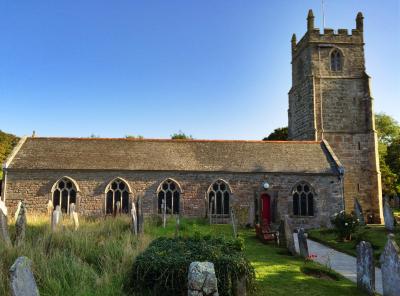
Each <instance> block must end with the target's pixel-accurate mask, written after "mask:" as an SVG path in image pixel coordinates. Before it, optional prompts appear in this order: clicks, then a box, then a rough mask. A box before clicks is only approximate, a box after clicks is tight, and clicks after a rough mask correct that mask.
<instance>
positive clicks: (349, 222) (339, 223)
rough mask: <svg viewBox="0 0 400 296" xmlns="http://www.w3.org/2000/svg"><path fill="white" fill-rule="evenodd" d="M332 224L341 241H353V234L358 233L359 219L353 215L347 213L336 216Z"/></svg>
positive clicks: (343, 212) (342, 212)
mask: <svg viewBox="0 0 400 296" xmlns="http://www.w3.org/2000/svg"><path fill="white" fill-rule="evenodd" d="M331 222H332V225H333V226H334V227H335V232H336V233H337V235H338V238H339V239H340V240H351V236H352V234H354V233H355V232H356V230H357V227H358V220H357V218H356V217H355V216H354V215H353V214H347V213H346V212H345V211H341V212H340V213H338V214H335V215H334V216H333V217H332V219H331Z"/></svg>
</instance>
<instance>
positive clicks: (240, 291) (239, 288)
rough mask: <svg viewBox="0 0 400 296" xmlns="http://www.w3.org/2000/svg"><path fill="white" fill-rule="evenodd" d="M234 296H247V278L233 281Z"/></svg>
mask: <svg viewBox="0 0 400 296" xmlns="http://www.w3.org/2000/svg"><path fill="white" fill-rule="evenodd" d="M232 284H233V296H247V286H246V277H245V276H242V277H240V278H238V279H233V281H232Z"/></svg>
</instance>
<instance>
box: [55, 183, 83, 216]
mask: <svg viewBox="0 0 400 296" xmlns="http://www.w3.org/2000/svg"><path fill="white" fill-rule="evenodd" d="M76 195H77V188H76V186H75V184H74V182H73V181H72V180H70V179H69V178H66V177H63V178H61V179H60V180H58V181H57V183H56V184H55V185H54V187H53V194H52V199H53V200H52V202H53V206H54V208H56V206H60V208H61V211H62V212H63V213H69V206H70V204H72V203H74V204H76Z"/></svg>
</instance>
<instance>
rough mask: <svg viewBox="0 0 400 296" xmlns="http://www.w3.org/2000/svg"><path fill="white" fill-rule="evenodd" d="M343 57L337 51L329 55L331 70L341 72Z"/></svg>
mask: <svg viewBox="0 0 400 296" xmlns="http://www.w3.org/2000/svg"><path fill="white" fill-rule="evenodd" d="M342 63H343V57H342V54H341V53H340V51H339V50H337V49H335V50H334V51H332V53H331V70H332V71H342Z"/></svg>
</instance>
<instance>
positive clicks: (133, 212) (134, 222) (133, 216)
mask: <svg viewBox="0 0 400 296" xmlns="http://www.w3.org/2000/svg"><path fill="white" fill-rule="evenodd" d="M131 222H132V224H131V228H132V234H134V235H137V231H138V229H137V214H136V205H135V202H132V209H131Z"/></svg>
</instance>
